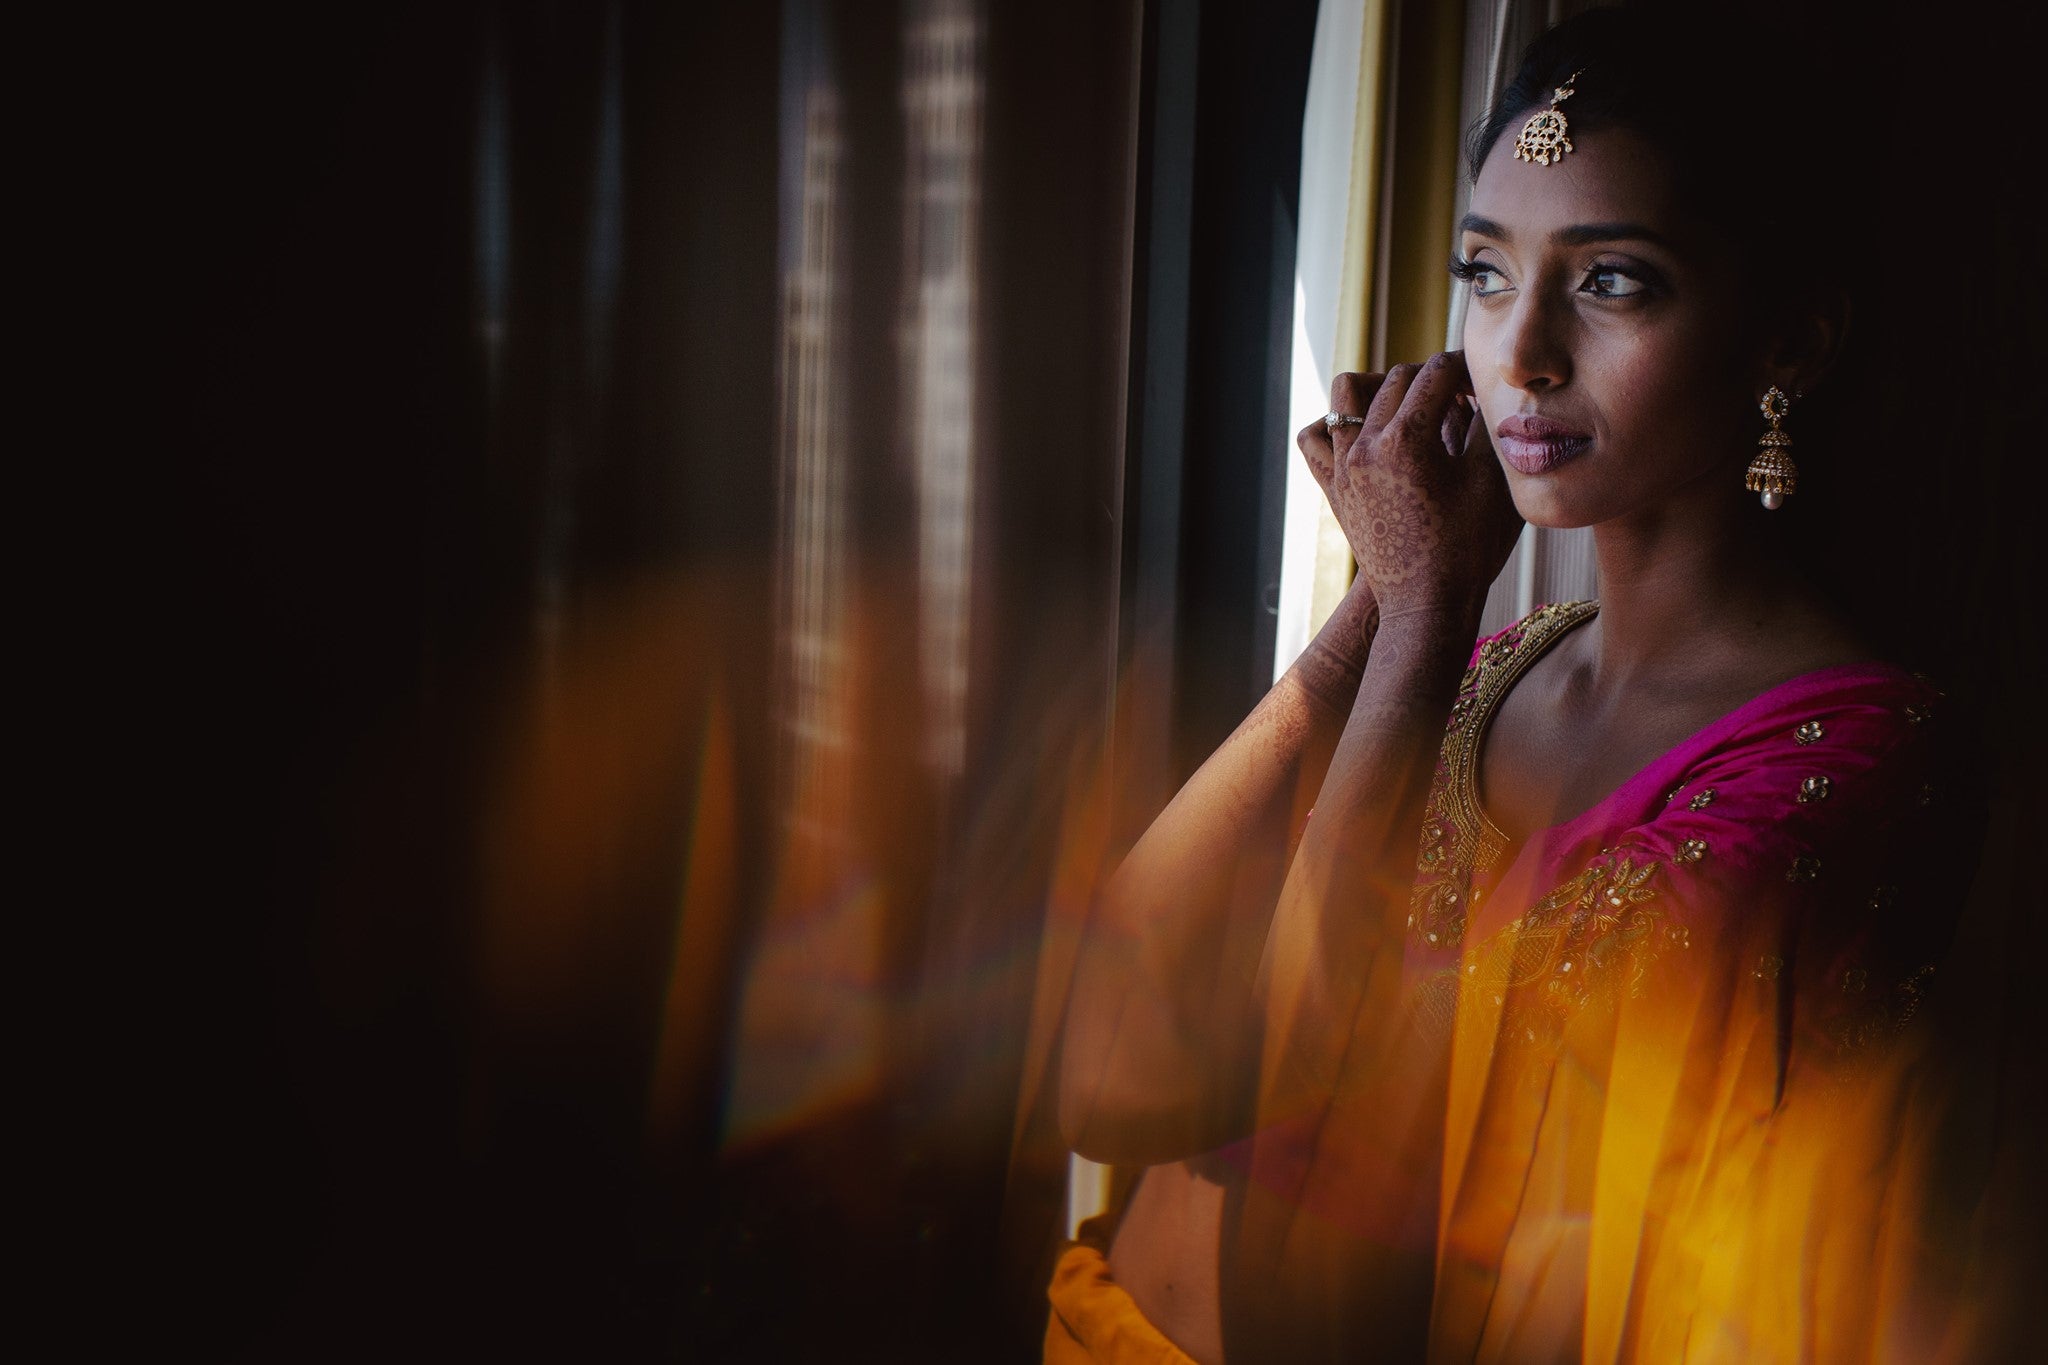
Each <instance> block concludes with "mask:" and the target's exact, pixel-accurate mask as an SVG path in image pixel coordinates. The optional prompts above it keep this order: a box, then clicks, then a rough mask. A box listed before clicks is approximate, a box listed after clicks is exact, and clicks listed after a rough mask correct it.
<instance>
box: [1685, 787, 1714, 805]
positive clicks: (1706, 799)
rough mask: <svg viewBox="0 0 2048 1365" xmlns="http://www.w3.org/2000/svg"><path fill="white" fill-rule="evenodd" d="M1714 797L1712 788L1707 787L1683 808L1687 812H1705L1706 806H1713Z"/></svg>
mask: <svg viewBox="0 0 2048 1365" xmlns="http://www.w3.org/2000/svg"><path fill="white" fill-rule="evenodd" d="M1716 795H1717V793H1716V792H1715V791H1714V789H1713V788H1712V787H1708V788H1707V789H1706V790H1705V791H1703V792H1701V793H1700V794H1699V795H1698V796H1695V797H1694V798H1693V799H1692V800H1690V801H1688V802H1686V803H1685V808H1686V809H1687V810H1705V809H1706V808H1707V807H1708V806H1711V805H1713V804H1714V797H1715V796H1716Z"/></svg>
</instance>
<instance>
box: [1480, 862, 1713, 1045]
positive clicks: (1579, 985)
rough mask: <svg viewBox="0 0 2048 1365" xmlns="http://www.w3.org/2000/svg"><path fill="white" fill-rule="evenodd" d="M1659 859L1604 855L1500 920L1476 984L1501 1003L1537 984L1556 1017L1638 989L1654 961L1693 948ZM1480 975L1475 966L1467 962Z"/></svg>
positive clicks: (1484, 951)
mask: <svg viewBox="0 0 2048 1365" xmlns="http://www.w3.org/2000/svg"><path fill="white" fill-rule="evenodd" d="M1660 867H1661V864H1659V863H1657V862H1654V861H1650V860H1643V861H1640V862H1638V861H1637V860H1636V859H1635V858H1634V857H1632V856H1629V855H1626V854H1624V855H1622V856H1620V857H1619V858H1616V857H1614V856H1612V855H1611V854H1610V855H1606V856H1603V857H1601V858H1599V859H1597V860H1596V861H1594V862H1593V863H1592V864H1591V865H1590V866H1588V867H1587V868H1586V870H1585V871H1583V872H1581V873H1579V874H1578V875H1577V876H1576V877H1573V878H1572V879H1571V880H1570V881H1568V882H1566V883H1564V884H1563V885H1562V886H1560V887H1558V888H1557V889H1556V890H1554V891H1552V892H1551V893H1550V894H1549V895H1547V896H1545V897H1543V899H1541V900H1539V901H1537V902H1536V904H1535V905H1533V906H1531V907H1530V909H1529V913H1528V914H1526V915H1524V916H1523V917H1522V918H1520V919H1518V920H1515V921H1513V922H1512V923H1510V924H1508V925H1506V926H1504V927H1503V928H1502V929H1501V931H1500V932H1499V933H1498V934H1496V935H1494V936H1493V937H1492V938H1491V939H1490V940H1489V941H1488V942H1487V944H1486V945H1484V946H1483V947H1482V948H1480V949H1479V950H1478V953H1477V956H1478V957H1479V959H1480V960H1482V961H1484V962H1486V963H1487V969H1486V973H1485V977H1484V978H1483V979H1482V980H1481V981H1478V982H1475V983H1474V984H1475V988H1477V987H1480V986H1485V987H1487V988H1490V990H1491V991H1492V992H1493V999H1494V1001H1495V1003H1497V1004H1498V1003H1502V1002H1503V1001H1504V998H1505V995H1506V993H1507V991H1508V990H1510V989H1512V988H1517V987H1520V988H1526V987H1529V986H1533V985H1536V984H1538V983H1539V982H1540V983H1541V985H1542V991H1541V994H1540V995H1539V996H1538V997H1537V999H1538V1000H1539V1001H1540V1003H1541V1004H1542V1005H1543V1006H1544V1008H1545V1009H1546V1010H1547V1011H1548V1012H1549V1013H1550V1015H1551V1016H1552V1019H1553V1022H1554V1023H1561V1022H1562V1020H1563V1019H1565V1018H1567V1017H1569V1016H1570V1015H1572V1014H1574V1013H1576V1012H1577V1011H1578V1010H1579V1009H1580V1008H1581V1007H1582V1006H1584V1005H1586V1004H1587V1003H1589V1002H1590V1001H1592V1000H1594V999H1595V998H1596V997H1599V998H1611V997H1612V996H1613V995H1614V994H1615V993H1617V992H1626V993H1627V994H1629V995H1631V996H1634V995H1640V994H1641V993H1642V990H1643V984H1644V982H1645V980H1646V979H1647V978H1648V975H1649V972H1650V969H1651V967H1652V966H1653V965H1654V964H1655V963H1656V962H1657V961H1658V960H1659V959H1660V958H1662V957H1663V956H1664V955H1665V954H1666V953H1667V952H1670V951H1672V950H1683V949H1686V948H1690V947H1691V946H1692V932H1691V930H1690V929H1689V928H1688V927H1687V926H1686V925H1683V924H1674V923H1672V922H1671V920H1670V919H1669V917H1668V916H1666V915H1665V913H1664V910H1663V907H1662V905H1661V903H1660V901H1659V898H1658V887H1657V883H1658V880H1659V878H1658V871H1659V868H1660ZM1467 970H1468V972H1471V973H1472V974H1473V975H1474V976H1478V974H1479V972H1478V967H1477V964H1472V965H1470V966H1468V968H1467Z"/></svg>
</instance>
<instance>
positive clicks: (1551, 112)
mask: <svg viewBox="0 0 2048 1365" xmlns="http://www.w3.org/2000/svg"><path fill="white" fill-rule="evenodd" d="M1585 74H1586V73H1585V70H1584V68H1581V69H1580V70H1577V71H1574V72H1572V74H1571V75H1569V76H1567V77H1565V82H1564V84H1563V85H1560V86H1558V87H1557V89H1556V90H1554V91H1552V92H1551V95H1550V107H1549V108H1548V109H1540V110H1538V111H1537V112H1536V113H1534V114H1532V115H1530V116H1529V121H1528V122H1527V123H1525V124H1523V125H1522V135H1521V136H1520V137H1518V138H1516V139H1515V160H1517V161H1533V162H1535V163H1536V164H1537V165H1539V166H1548V165H1550V164H1551V163H1552V162H1557V161H1562V160H1564V155H1565V153H1566V152H1569V151H1570V150H1571V149H1572V140H1571V138H1570V137H1568V136H1566V134H1568V133H1569V132H1571V125H1570V124H1569V123H1567V122H1565V118H1564V114H1563V112H1562V111H1560V110H1559V109H1558V107H1557V106H1558V105H1560V104H1563V103H1564V102H1565V101H1566V100H1568V99H1570V98H1571V97H1572V96H1573V95H1574V94H1576V93H1577V91H1575V90H1574V89H1573V88H1572V82H1574V81H1576V80H1577V79H1578V78H1579V77H1581V76H1583V75H1585Z"/></svg>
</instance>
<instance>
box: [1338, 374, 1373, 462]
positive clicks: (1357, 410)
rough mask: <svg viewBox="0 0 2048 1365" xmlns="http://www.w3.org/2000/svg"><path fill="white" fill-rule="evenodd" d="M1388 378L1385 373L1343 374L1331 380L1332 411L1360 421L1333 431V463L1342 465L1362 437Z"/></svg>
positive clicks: (1343, 424) (1345, 424)
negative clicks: (1369, 415) (1368, 413)
mask: <svg viewBox="0 0 2048 1365" xmlns="http://www.w3.org/2000/svg"><path fill="white" fill-rule="evenodd" d="M1385 380H1386V376H1385V375H1383V374H1351V373H1349V372H1346V373H1343V374H1339V375H1338V376H1337V377H1336V378H1335V379H1333V380H1331V381H1330V411H1331V412H1336V413H1342V414H1344V415H1345V416H1348V417H1356V418H1358V419H1359V420H1358V421H1356V422H1344V423H1340V424H1339V425H1337V426H1334V427H1332V428H1330V455H1331V459H1332V461H1333V463H1335V464H1342V463H1343V461H1344V458H1345V456H1346V455H1348V454H1350V452H1351V447H1352V445H1353V444H1354V443H1355V442H1356V441H1357V440H1358V434H1359V432H1360V431H1362V430H1363V429H1364V424H1365V414H1366V410H1367V409H1368V408H1369V407H1370V406H1371V405H1372V402H1373V397H1374V395H1375V394H1377V393H1378V392H1379V390H1380V385H1381V384H1382V383H1384V382H1385Z"/></svg>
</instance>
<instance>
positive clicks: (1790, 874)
mask: <svg viewBox="0 0 2048 1365" xmlns="http://www.w3.org/2000/svg"><path fill="white" fill-rule="evenodd" d="M1819 877H1820V859H1818V858H1816V857H1814V856H1813V855H1812V854H1811V853H1802V854H1800V855H1799V856H1798V857H1796V858H1794V859H1793V860H1792V866H1790V867H1788V868H1786V869H1785V880H1786V881H1788V882H1810V881H1816V880H1818V879H1819Z"/></svg>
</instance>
